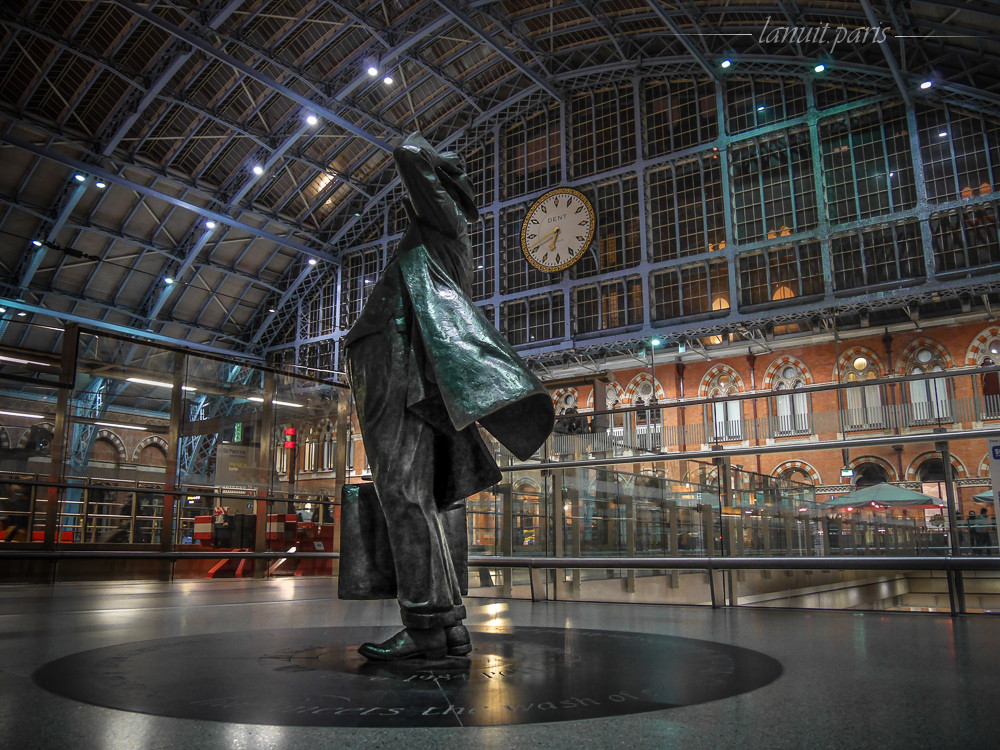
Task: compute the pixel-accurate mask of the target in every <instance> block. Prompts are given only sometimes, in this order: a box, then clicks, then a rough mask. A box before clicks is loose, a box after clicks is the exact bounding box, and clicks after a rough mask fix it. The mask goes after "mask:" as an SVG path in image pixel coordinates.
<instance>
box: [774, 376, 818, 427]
mask: <svg viewBox="0 0 1000 750" xmlns="http://www.w3.org/2000/svg"><path fill="white" fill-rule="evenodd" d="M804 385H805V378H804V377H803V375H802V373H801V372H799V369H798V368H797V367H795V366H794V365H791V364H788V365H785V366H783V367H782V368H781V370H780V371H779V372H778V375H777V377H775V379H774V390H775V391H776V392H777V393H778V395H777V396H775V397H774V406H773V409H774V412H773V413H774V434H775V435H776V436H780V435H803V434H808V433H809V432H810V426H809V394H807V393H794V394H792V393H785V394H782V391H789V390H793V389H796V388H802V387H803V386H804Z"/></svg>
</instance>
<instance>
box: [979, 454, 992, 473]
mask: <svg viewBox="0 0 1000 750" xmlns="http://www.w3.org/2000/svg"><path fill="white" fill-rule="evenodd" d="M976 476H977V477H987V478H989V476H990V454H989V453H984V454H983V460H982V461H980V462H979V468H978V469H977V470H976Z"/></svg>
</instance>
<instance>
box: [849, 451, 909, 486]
mask: <svg viewBox="0 0 1000 750" xmlns="http://www.w3.org/2000/svg"><path fill="white" fill-rule="evenodd" d="M862 464H876V465H878V466H881V467H882V468H883V469H885V475H886V476H887V477H889V481H890V482H898V481H900V479H899V473H898V472H897V471H896V469H895V467H893V465H892V464H891V463H889V462H888V461H886V460H885V459H884V458H882V457H880V456H858V457H857V458H855V459H853V460H852V461H851V462H850V463H849V464H847V465H848V466H849V467H850V468H851V469H856V468H858V467H859V466H861V465H862Z"/></svg>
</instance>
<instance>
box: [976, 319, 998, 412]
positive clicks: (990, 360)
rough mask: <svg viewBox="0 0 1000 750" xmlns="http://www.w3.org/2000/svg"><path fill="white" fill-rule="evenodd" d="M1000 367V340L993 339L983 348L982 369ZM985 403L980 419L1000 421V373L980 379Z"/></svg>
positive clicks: (986, 375) (990, 373)
mask: <svg viewBox="0 0 1000 750" xmlns="http://www.w3.org/2000/svg"><path fill="white" fill-rule="evenodd" d="M997 365H1000V338H993V339H991V340H990V341H989V343H988V344H987V345H986V346H985V347H983V351H982V354H980V356H979V366H980V367H996V366H997ZM979 385H980V388H981V389H982V395H983V401H982V409H981V415H980V419H1000V373H997V372H984V373H983V374H982V375H981V376H980V378H979Z"/></svg>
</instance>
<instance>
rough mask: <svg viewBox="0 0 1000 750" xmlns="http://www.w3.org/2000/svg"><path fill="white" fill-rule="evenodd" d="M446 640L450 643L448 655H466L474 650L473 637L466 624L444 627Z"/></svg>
mask: <svg viewBox="0 0 1000 750" xmlns="http://www.w3.org/2000/svg"><path fill="white" fill-rule="evenodd" d="M444 637H445V642H446V643H447V645H448V656H465V655H466V654H468V653H469V652H471V651H472V638H471V637H470V636H469V629H468V628H466V627H465V625H452V626H451V627H450V628H445V629H444Z"/></svg>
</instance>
